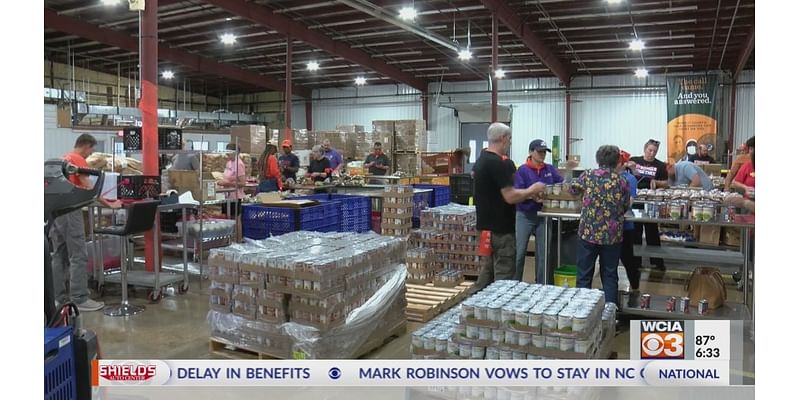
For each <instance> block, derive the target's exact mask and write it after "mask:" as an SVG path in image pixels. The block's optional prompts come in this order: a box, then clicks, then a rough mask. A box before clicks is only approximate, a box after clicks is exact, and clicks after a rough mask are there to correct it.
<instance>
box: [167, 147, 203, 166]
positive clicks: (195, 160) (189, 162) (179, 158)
mask: <svg viewBox="0 0 800 400" xmlns="http://www.w3.org/2000/svg"><path fill="white" fill-rule="evenodd" d="M183 149H184V150H192V141H191V140H186V141H184V142H183ZM169 169H171V170H173V169H174V170H181V171H197V170H198V169H200V158H199V157H198V156H197V154H196V153H184V154H176V155H175V157H173V158H172V166H171V167H170V168H169Z"/></svg>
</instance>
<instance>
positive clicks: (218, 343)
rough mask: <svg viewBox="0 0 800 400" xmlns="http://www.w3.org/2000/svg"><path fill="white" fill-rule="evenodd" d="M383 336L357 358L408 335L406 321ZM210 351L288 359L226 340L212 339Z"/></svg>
mask: <svg viewBox="0 0 800 400" xmlns="http://www.w3.org/2000/svg"><path fill="white" fill-rule="evenodd" d="M376 333H377V332H376ZM381 333H382V335H380V336H376V337H372V338H370V339H368V340H367V341H366V342H365V343H364V344H363V345H362V346H361V347H360V348H359V351H358V356H357V357H356V358H361V357H364V356H365V355H367V354H369V353H371V352H373V351H375V350H377V349H379V348H381V347H383V345H385V344H386V343H389V342H391V341H392V340H394V339H396V338H398V337H400V336H402V335H403V334H404V333H406V321H405V320H402V321H398V322H397V323H396V324H395V325H394V326H393V327H392V328H391V329H389V330H387V331H384V332H381ZM208 351H209V353H211V354H214V355H217V356H220V357H225V358H230V359H234V360H239V359H258V360H283V359H286V357H285V356H281V355H276V354H270V353H267V352H263V351H261V350H254V349H252V348H247V347H246V346H241V345H238V344H232V343H230V342H228V341H227V340H225V339H222V338H217V337H211V338H210V340H209V342H208Z"/></svg>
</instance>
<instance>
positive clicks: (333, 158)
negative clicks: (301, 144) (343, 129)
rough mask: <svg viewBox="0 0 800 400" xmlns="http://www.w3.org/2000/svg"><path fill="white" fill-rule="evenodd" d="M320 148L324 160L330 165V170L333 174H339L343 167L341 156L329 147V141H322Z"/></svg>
mask: <svg viewBox="0 0 800 400" xmlns="http://www.w3.org/2000/svg"><path fill="white" fill-rule="evenodd" d="M322 148H323V149H324V150H325V153H324V155H325V158H327V159H328V162H329V163H330V164H331V169H332V170H333V172H339V170H341V169H342V166H343V165H344V160H343V159H342V154H341V153H339V152H338V151H336V149H334V148H332V147H331V141H330V140H328V139H325V140H324V141H322Z"/></svg>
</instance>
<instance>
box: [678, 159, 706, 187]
mask: <svg viewBox="0 0 800 400" xmlns="http://www.w3.org/2000/svg"><path fill="white" fill-rule="evenodd" d="M667 171H669V176H670V178H672V179H673V180H674V182H675V185H688V186H689V187H702V188H703V189H704V190H712V189H714V184H713V183H711V179H710V178H709V177H708V175H707V174H706V172H705V171H703V169H702V168H700V167H699V166H698V165H697V164H695V163H693V162H691V161H680V162H678V163H677V164H675V165H674V166H673V165H669V166H667Z"/></svg>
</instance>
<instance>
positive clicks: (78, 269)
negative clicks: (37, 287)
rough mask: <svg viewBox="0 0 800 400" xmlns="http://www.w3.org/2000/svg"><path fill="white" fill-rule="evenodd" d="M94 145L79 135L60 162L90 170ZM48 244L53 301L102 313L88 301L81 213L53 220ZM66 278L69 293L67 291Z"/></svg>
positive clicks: (81, 181) (83, 183) (84, 181)
mask: <svg viewBox="0 0 800 400" xmlns="http://www.w3.org/2000/svg"><path fill="white" fill-rule="evenodd" d="M95 145H97V140H96V139H95V138H94V137H93V136H92V135H89V134H83V135H80V136H79V137H78V139H77V140H76V141H75V148H74V149H73V150H72V152H70V153H67V154H66V155H64V157H63V159H64V160H66V161H67V162H69V163H70V164H72V165H74V166H76V167H79V168H89V165H88V164H87V163H86V157H89V156H90V155H91V154H92V153H93V152H94V147H95ZM68 179H69V181H70V182H72V184H73V185H75V186H79V187H83V188H91V187H93V186H94V184H93V183H92V182H91V181H90V180H89V177H88V176H86V175H71V176H70V177H69V178H68ZM98 200H99V201H100V202H101V203H104V204H106V205H108V206H110V207H114V208H116V207H119V203H117V202H108V201H105V200H104V199H102V198H100V199H98ZM50 240H51V242H52V245H53V254H52V268H53V286H54V290H55V297H56V301H57V302H58V303H59V304H65V303H67V302H69V301H71V302H73V303H75V305H77V306H78V310H80V311H98V310H101V309H102V308H103V307H104V306H105V304H103V302H100V301H94V300H92V299H90V298H89V277H88V276H87V273H86V270H87V268H88V267H87V266H88V255H87V252H86V234H85V227H84V225H83V211H81V210H75V211H72V212H70V213H67V214H64V215H62V216H60V217H58V218H56V219H55V220H53V226H52V228H51V229H50ZM67 275H68V276H69V291H67V287H66V281H67V279H66V276H67Z"/></svg>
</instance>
